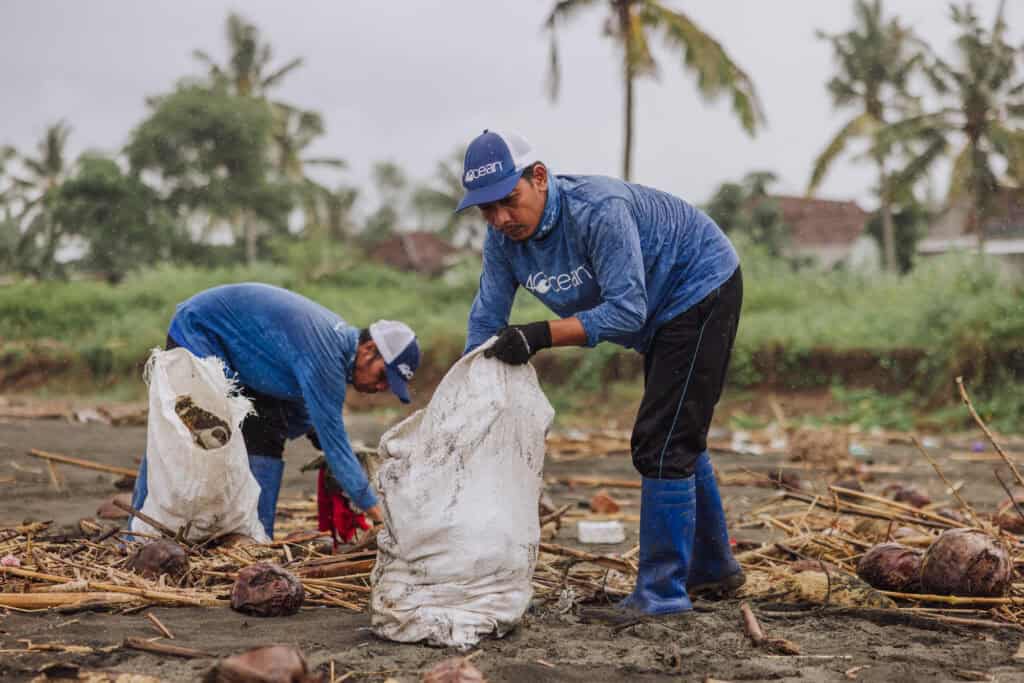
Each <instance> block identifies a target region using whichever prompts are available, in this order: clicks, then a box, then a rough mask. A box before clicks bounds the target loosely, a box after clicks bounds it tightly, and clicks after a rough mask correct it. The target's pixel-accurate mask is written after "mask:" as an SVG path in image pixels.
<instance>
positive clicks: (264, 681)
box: [203, 645, 324, 683]
mask: <svg viewBox="0 0 1024 683" xmlns="http://www.w3.org/2000/svg"><path fill="white" fill-rule="evenodd" d="M203 680H204V681H205V683H323V680H324V677H323V676H321V675H314V674H312V673H310V671H309V666H308V665H307V664H306V660H305V658H303V656H302V653H300V652H299V651H298V650H296V649H295V648H293V647H288V646H285V645H270V646H267V647H258V648H256V649H254V650H249V651H247V652H243V653H241V654H237V655H233V656H231V657H228V658H227V659H224V660H221V661H220V662H218V663H217V665H216V666H215V667H214V668H213V669H211V670H210V672H209V673H208V674H207V675H206V678H204V679H203Z"/></svg>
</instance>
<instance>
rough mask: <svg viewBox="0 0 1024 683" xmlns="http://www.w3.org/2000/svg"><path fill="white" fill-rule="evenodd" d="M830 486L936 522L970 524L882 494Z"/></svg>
mask: <svg viewBox="0 0 1024 683" xmlns="http://www.w3.org/2000/svg"><path fill="white" fill-rule="evenodd" d="M828 488H829V490H830V491H836V492H838V493H841V494H843V495H844V496H853V497H856V498H863V499H864V500H870V501H874V502H876V503H882V504H883V505H888V506H889V507H891V508H895V509H897V510H902V511H904V512H908V513H910V514H912V515H921V516H922V517H925V518H927V519H930V520H933V521H936V522H942V523H944V524H949V525H950V526H958V527H966V526H969V525H967V524H961V523H960V522H955V521H953V520H952V519H949V518H948V517H943V516H942V515H937V514H935V513H934V512H928V511H927V510H922V509H920V508H916V507H914V506H912V505H906V504H904V503H898V502H896V501H895V500H889V499H888V498H882V497H881V496H873V495H871V494H870V493H865V492H863V491H857V490H855V489H848V488H844V487H842V486H836V485H835V484H830V485H829V487H828Z"/></svg>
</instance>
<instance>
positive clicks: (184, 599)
mask: <svg viewBox="0 0 1024 683" xmlns="http://www.w3.org/2000/svg"><path fill="white" fill-rule="evenodd" d="M0 572H2V573H4V574H13V575H14V576H20V577H22V578H26V579H39V580H40V581H48V582H50V583H70V582H71V581H73V580H74V579H70V578H68V577H66V576H55V575H53V574H43V573H40V572H33V571H29V570H27V569H21V568H20V567H0ZM89 587H90V588H93V589H95V590H99V591H109V592H111V593H125V594H127V595H137V596H139V597H141V598H146V599H147V600H153V601H155V602H171V603H181V604H185V605H192V606H194V607H218V606H221V605H223V604H224V603H223V601H221V600H216V599H215V598H209V597H205V596H192V595H179V594H176V593H167V592H162V591H153V590H147V589H145V588H134V587H131V586H119V585H117V584H113V583H103V582H99V581H89ZM50 595H53V594H52V593H51V594H50Z"/></svg>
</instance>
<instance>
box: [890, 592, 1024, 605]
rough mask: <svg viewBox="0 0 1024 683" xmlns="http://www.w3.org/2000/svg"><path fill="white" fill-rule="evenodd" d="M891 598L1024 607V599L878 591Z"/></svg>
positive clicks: (949, 603) (955, 603) (954, 603)
mask: <svg viewBox="0 0 1024 683" xmlns="http://www.w3.org/2000/svg"><path fill="white" fill-rule="evenodd" d="M878 592H879V593H881V594H882V595H888V596H889V597H890V598H900V599H902V600H913V601H920V602H941V603H945V604H947V605H1024V598H974V597H968V596H962V595H929V594H926V593H897V592H896V591H878Z"/></svg>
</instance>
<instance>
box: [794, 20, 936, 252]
mask: <svg viewBox="0 0 1024 683" xmlns="http://www.w3.org/2000/svg"><path fill="white" fill-rule="evenodd" d="M854 16H855V17H856V21H857V26H856V27H855V28H853V29H851V30H849V31H845V32H843V33H836V34H827V33H821V32H819V34H818V36H819V37H820V38H822V39H823V40H826V41H828V42H829V43H830V44H831V46H832V51H833V54H834V56H835V59H836V62H837V63H838V67H839V73H838V74H836V75H835V76H833V78H832V80H830V81H829V83H828V90H829V93H830V94H831V95H832V103H833V105H834V106H835V107H836V108H838V109H848V108H856V110H857V112H856V114H855V115H854V117H853V118H852V119H851V120H850V121H848V122H847V123H846V124H845V125H843V127H842V128H840V129H839V131H838V132H837V133H836V135H835V136H834V137H833V138H832V140H831V142H829V144H828V146H827V147H825V150H824V151H823V152H822V153H821V155H820V156H819V157H818V158H817V159H816V160H815V162H814V170H813V172H812V173H811V180H810V182H809V183H808V186H807V193H808V194H809V195H813V194H814V192H815V191H816V190H817V189H818V187H819V186H820V184H821V182H822V180H824V178H825V175H826V173H828V171H829V169H830V168H831V166H832V164H833V163H834V162H835V160H836V159H837V158H838V157H839V156H840V155H841V154H842V153H843V152H844V151H845V150H846V147H847V145H848V144H849V143H850V142H852V141H853V140H854V139H856V138H861V139H867V140H869V141H871V142H872V143H874V144H872V146H871V151H870V152H869V155H870V157H871V158H872V160H873V161H874V162H875V165H876V166H877V168H878V196H879V200H880V210H881V214H882V247H883V252H884V254H885V265H886V268H888V269H890V270H892V269H895V267H896V246H895V244H896V242H895V237H894V234H893V233H894V229H893V221H892V201H893V192H892V187H891V183H890V179H889V177H888V171H887V162H888V159H889V157H890V154H891V151H892V150H891V149H888V148H886V147H885V146H883V145H879V144H877V137H878V136H877V134H878V131H879V130H881V128H882V127H883V126H884V125H885V124H886V122H887V119H889V114H890V113H891V112H893V110H898V111H900V112H903V113H906V112H909V111H911V110H912V109H913V107H914V105H915V103H916V102H915V99H914V98H913V97H912V96H911V95H910V93H909V92H908V82H909V80H910V77H911V75H912V74H913V73H914V72H915V70H916V69H917V68H918V67H919V66H920V65H921V60H922V53H921V51H920V49H917V46H918V43H917V41H916V39H915V38H914V37H913V34H912V33H911V31H910V29H909V28H907V27H905V26H903V25H902V24H900V22H899V20H898V19H895V18H893V19H889V20H886V19H885V17H884V12H883V10H882V2H881V0H856V1H855V2H854Z"/></svg>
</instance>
